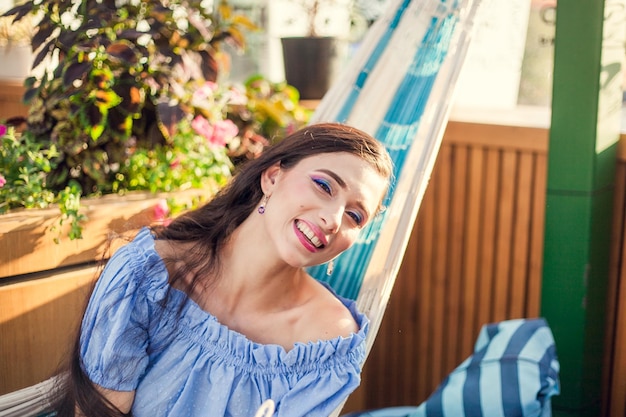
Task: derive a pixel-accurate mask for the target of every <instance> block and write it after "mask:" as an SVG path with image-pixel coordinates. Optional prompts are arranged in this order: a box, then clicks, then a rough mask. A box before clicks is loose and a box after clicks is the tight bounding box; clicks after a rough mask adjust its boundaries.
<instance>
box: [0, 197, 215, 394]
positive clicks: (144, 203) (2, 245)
mask: <svg viewBox="0 0 626 417" xmlns="http://www.w3.org/2000/svg"><path fill="white" fill-rule="evenodd" d="M210 195H211V193H210V192H202V191H199V190H192V191H188V192H183V193H175V194H160V195H154V194H149V193H130V194H128V195H126V196H123V197H120V196H105V197H102V198H98V199H86V200H85V201H84V202H83V206H84V213H85V214H86V215H87V216H88V221H87V222H85V223H84V225H83V239H78V240H70V239H69V238H68V237H67V235H66V233H67V230H61V231H60V233H61V236H62V238H61V240H60V242H59V243H58V244H57V243H55V242H54V238H55V237H56V236H57V235H58V233H59V231H51V230H50V228H51V226H53V225H54V224H56V223H57V221H58V218H59V215H60V213H59V211H58V209H53V208H51V209H46V210H22V211H18V212H15V213H11V214H6V215H0V335H2V336H1V337H0V395H2V394H5V393H8V392H13V391H16V390H18V389H21V388H24V387H27V386H30V385H34V384H36V383H38V382H41V381H43V380H45V379H47V378H49V377H50V376H52V375H53V374H54V373H55V372H56V370H57V367H58V366H59V364H60V363H62V362H63V361H64V359H65V358H67V355H68V354H69V348H70V345H71V340H72V338H73V337H74V334H75V332H76V330H77V327H78V325H79V323H80V317H81V315H82V312H83V310H84V307H85V303H86V301H87V297H88V296H89V294H90V291H91V288H92V285H93V283H94V280H95V278H96V277H97V273H98V271H99V268H97V266H96V265H97V262H96V261H98V260H99V259H101V258H102V256H103V254H104V250H105V248H106V247H107V245H108V241H109V240H108V239H109V234H110V233H112V232H113V233H119V234H123V235H129V236H130V235H132V234H134V233H135V232H136V231H137V230H138V229H139V228H141V227H142V226H145V225H149V224H154V222H155V221H157V219H156V218H155V211H154V209H155V207H156V206H157V205H158V204H161V203H162V202H163V200H164V199H166V198H174V199H175V201H176V204H191V202H192V201H194V200H197V199H199V198H200V199H206V198H208V197H209V196H210ZM115 241H117V242H123V240H120V239H116V240H115ZM117 247H119V244H117V245H112V246H111V248H110V249H111V251H110V252H109V253H112V251H114V250H115V249H116V248H117Z"/></svg>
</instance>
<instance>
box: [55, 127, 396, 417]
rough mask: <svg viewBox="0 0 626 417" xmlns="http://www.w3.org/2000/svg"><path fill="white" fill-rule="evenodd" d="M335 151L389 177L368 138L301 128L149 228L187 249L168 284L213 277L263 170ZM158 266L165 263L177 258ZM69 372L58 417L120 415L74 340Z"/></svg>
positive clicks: (256, 194)
mask: <svg viewBox="0 0 626 417" xmlns="http://www.w3.org/2000/svg"><path fill="white" fill-rule="evenodd" d="M335 152H347V153H350V154H352V155H356V156H358V157H360V158H362V159H363V160H365V161H367V162H368V163H369V164H370V165H371V166H372V167H373V168H374V169H375V170H376V172H378V173H379V174H380V175H381V176H383V177H384V178H388V179H390V177H391V175H392V172H393V165H392V161H391V158H390V157H389V155H388V154H387V152H386V150H385V148H384V147H383V146H382V144H381V143H380V142H378V141H377V140H376V139H374V138H373V137H371V136H370V135H369V134H367V133H365V132H363V131H361V130H359V129H356V128H354V127H350V126H347V125H343V124H339V123H319V124H315V125H311V126H308V127H305V128H303V129H301V130H299V131H297V132H295V133H293V134H291V135H289V136H287V137H286V138H284V139H283V140H281V141H280V142H278V143H277V144H275V145H273V146H271V147H269V148H267V149H266V150H264V151H263V153H262V154H261V155H260V156H259V157H258V158H257V159H254V160H251V161H249V162H247V163H245V164H244V165H243V166H241V167H240V168H239V170H238V172H236V173H235V175H234V177H233V179H232V180H231V181H230V183H229V184H228V185H227V186H226V187H224V188H223V189H222V190H220V192H218V193H217V194H216V195H215V197H214V198H213V199H211V200H210V201H209V202H208V203H206V204H205V205H204V206H202V207H200V208H198V209H196V210H193V211H190V212H188V213H186V214H183V215H181V216H179V217H177V218H176V219H174V220H173V221H172V222H171V223H170V224H169V225H167V226H159V227H154V228H153V233H154V235H155V236H156V238H157V239H164V240H166V241H169V242H171V243H174V244H175V242H185V243H190V244H191V245H192V246H191V248H190V249H189V250H185V252H184V256H185V259H184V261H185V262H183V263H177V265H181V266H180V267H177V268H171V269H170V270H171V271H172V272H173V276H171V277H170V283H172V282H183V280H182V277H186V276H189V275H188V274H189V273H190V272H193V274H191V275H192V276H193V277H194V278H192V279H191V280H190V282H185V284H184V286H183V288H185V290H186V292H187V293H188V294H189V293H190V291H193V287H194V286H195V285H196V284H197V282H198V280H197V278H198V277H213V276H215V275H216V271H219V268H220V256H219V255H220V252H221V250H222V248H223V247H224V245H225V244H226V243H227V241H228V238H229V237H230V236H231V234H232V233H233V231H234V230H235V229H236V228H237V227H238V226H239V225H241V224H242V223H243V222H244V220H245V219H246V218H248V216H250V214H251V213H252V212H253V211H254V210H255V209H256V208H257V206H258V204H259V203H260V201H261V199H262V198H263V190H262V189H261V175H262V174H263V173H264V172H265V171H266V170H267V169H268V168H270V167H271V166H273V165H274V164H276V163H278V162H280V165H281V168H283V169H290V168H292V167H294V166H295V165H296V164H297V163H298V162H300V161H301V160H302V159H305V158H307V157H310V156H313V155H317V154H322V153H335ZM164 261H165V263H166V264H168V263H173V262H176V261H178V259H164ZM182 265H184V266H182ZM204 284H205V283H204V282H203V285H204ZM69 371H70V372H69V377H68V378H67V380H66V381H65V382H64V386H63V387H62V388H61V389H62V398H61V401H60V403H59V404H58V406H57V411H58V416H59V417H65V416H74V408H75V407H76V406H78V408H79V409H80V410H81V411H82V412H83V413H84V415H85V416H87V417H92V416H115V417H121V416H125V414H123V413H121V412H120V411H119V410H117V409H115V407H113V406H112V405H111V404H110V403H109V402H108V401H107V400H106V398H104V397H103V396H102V395H100V393H99V392H98V391H97V390H96V389H95V388H94V386H93V384H92V383H91V382H90V381H89V379H88V377H87V376H86V375H85V373H84V372H83V370H82V366H81V361H80V349H79V343H78V340H77V341H76V344H75V346H74V352H73V354H72V357H71V364H70V369H69Z"/></svg>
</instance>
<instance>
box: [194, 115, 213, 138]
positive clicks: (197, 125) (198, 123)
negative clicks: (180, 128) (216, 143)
mask: <svg viewBox="0 0 626 417" xmlns="http://www.w3.org/2000/svg"><path fill="white" fill-rule="evenodd" d="M191 127H192V128H193V130H195V131H196V133H197V134H199V135H202V136H204V137H205V138H206V139H207V140H210V139H211V137H212V136H213V126H211V123H209V121H208V120H207V119H206V118H204V117H203V116H200V115H198V116H196V117H194V119H193V120H192V121H191Z"/></svg>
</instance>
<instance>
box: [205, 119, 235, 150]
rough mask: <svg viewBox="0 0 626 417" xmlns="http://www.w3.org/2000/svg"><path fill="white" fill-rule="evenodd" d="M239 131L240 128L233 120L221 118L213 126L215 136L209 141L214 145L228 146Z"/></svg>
mask: <svg viewBox="0 0 626 417" xmlns="http://www.w3.org/2000/svg"><path fill="white" fill-rule="evenodd" d="M237 133H239V128H238V127H237V125H236V124H235V123H233V121H232V120H229V119H226V120H220V121H218V122H216V123H215V126H213V136H212V137H211V139H209V141H210V142H211V143H212V144H214V145H220V146H226V144H227V143H228V142H230V141H231V140H232V139H233V138H234V137H235V136H237Z"/></svg>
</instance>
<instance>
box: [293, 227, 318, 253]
mask: <svg viewBox="0 0 626 417" xmlns="http://www.w3.org/2000/svg"><path fill="white" fill-rule="evenodd" d="M296 227H297V228H298V230H300V231H301V232H302V233H303V234H304V235H305V236H306V237H307V238H308V239H309V240H310V241H311V243H312V244H313V245H314V246H315V247H316V248H319V247H321V246H322V241H321V240H319V238H318V237H317V236H315V233H313V230H311V229H310V228H309V226H307V225H306V224H304V223H303V222H296Z"/></svg>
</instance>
